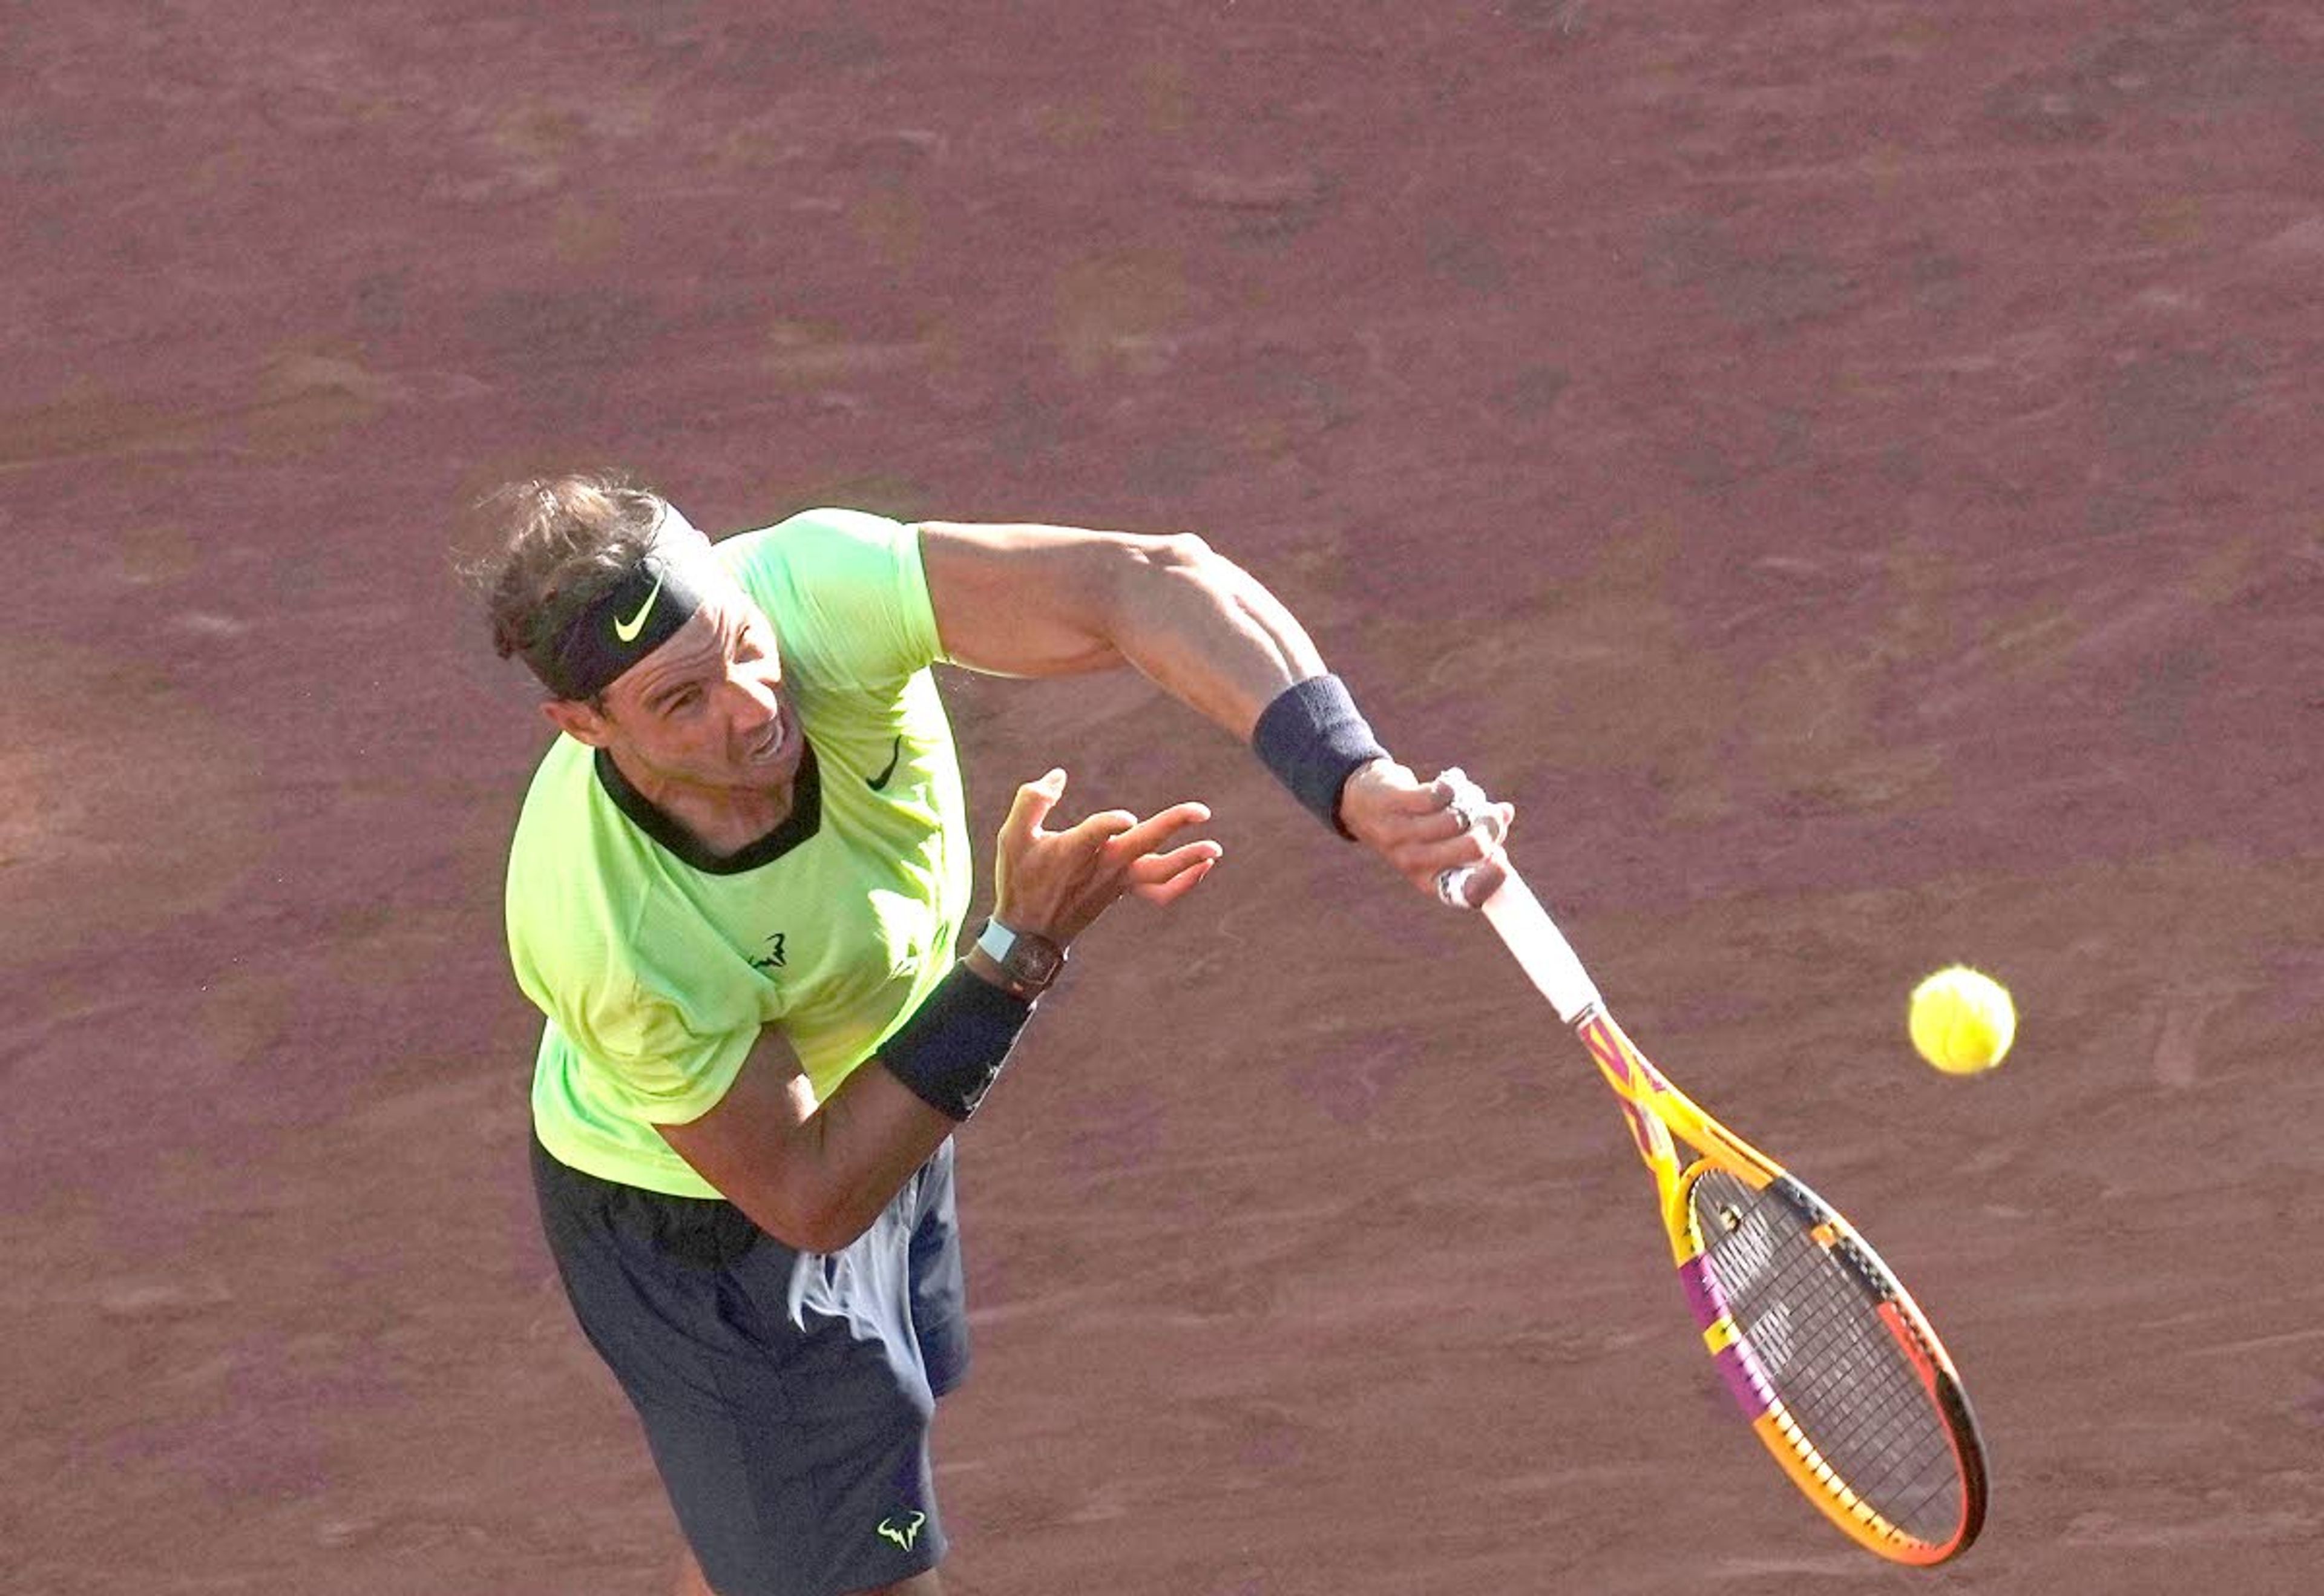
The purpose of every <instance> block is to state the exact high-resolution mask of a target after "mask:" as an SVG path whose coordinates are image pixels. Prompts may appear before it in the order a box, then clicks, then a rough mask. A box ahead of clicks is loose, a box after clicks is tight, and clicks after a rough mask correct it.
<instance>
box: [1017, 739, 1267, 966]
mask: <svg viewBox="0 0 2324 1596" xmlns="http://www.w3.org/2000/svg"><path fill="white" fill-rule="evenodd" d="M1064 793H1065V772H1064V771H1063V770H1051V771H1050V772H1049V773H1048V774H1047V775H1046V776H1044V777H1042V778H1041V779H1040V780H1037V781H1028V782H1027V783H1025V785H1023V786H1022V787H1019V789H1017V799H1016V801H1015V802H1014V803H1013V804H1011V805H1010V808H1009V818H1008V819H1007V820H1006V821H1004V822H1002V823H1001V842H1000V847H999V849H998V852H997V855H996V858H995V861H994V864H993V876H994V892H993V907H992V912H993V914H994V915H995V916H996V917H997V918H999V919H1000V920H1001V923H1002V924H1003V925H1005V926H1007V927H1010V929H1011V930H1015V931H1023V932H1028V933H1030V934H1032V935H1034V936H1046V937H1047V938H1048V939H1049V940H1050V941H1052V942H1055V943H1056V945H1057V946H1060V947H1063V946H1065V944H1067V943H1069V942H1071V941H1072V940H1073V939H1074V937H1076V936H1080V935H1081V934H1082V933H1083V932H1084V931H1085V930H1087V929H1088V928H1089V927H1090V926H1091V924H1092V923H1093V922H1094V921H1095V920H1096V919H1097V918H1098V916H1100V915H1102V914H1103V913H1104V912H1105V911H1106V909H1108V908H1110V907H1111V905H1112V904H1113V903H1114V902H1115V900H1116V899H1120V897H1121V896H1122V895H1123V894H1124V893H1130V892H1134V893H1136V894H1137V895H1138V896H1139V897H1140V898H1143V899H1146V900H1147V901H1148V902H1149V903H1170V902H1174V901H1176V899H1179V898H1182V897H1184V896H1185V894H1186V893H1188V892H1190V891H1192V890H1194V886H1195V884H1196V883H1197V882H1199V881H1201V880H1202V879H1203V877H1204V876H1206V875H1208V874H1209V873H1210V872H1211V867H1212V866H1213V865H1214V864H1216V863H1218V862H1219V856H1220V853H1221V849H1220V847H1219V844H1216V843H1214V842H1211V841H1209V840H1207V839H1203V840H1198V841H1194V842H1185V843H1177V844H1176V845H1175V846H1172V845H1170V844H1172V843H1173V842H1174V839H1176V837H1177V836H1178V835H1179V834H1180V833H1182V832H1184V831H1185V829H1186V828H1187V827H1188V826H1200V825H1202V824H1203V822H1204V821H1206V820H1208V819H1209V818H1210V817H1211V811H1210V808H1209V807H1208V806H1207V805H1203V804H1197V803H1183V804H1173V805H1171V806H1170V807H1168V808H1167V809H1163V810H1161V811H1159V812H1157V813H1156V814H1153V815H1149V816H1146V817H1145V818H1143V819H1140V818H1139V816H1136V815H1133V814H1131V813H1130V811H1129V810H1128V809H1102V810H1100V811H1099V812H1098V813H1096V814H1094V815H1091V816H1087V817H1085V818H1084V819H1082V820H1079V821H1077V822H1075V823H1074V825H1072V826H1067V827H1065V829H1064V830H1063V831H1051V830H1049V829H1047V824H1046V823H1047V820H1048V818H1049V816H1050V813H1051V811H1053V810H1054V809H1055V808H1056V805H1057V800H1058V798H1061V797H1062V796H1063V795H1064Z"/></svg>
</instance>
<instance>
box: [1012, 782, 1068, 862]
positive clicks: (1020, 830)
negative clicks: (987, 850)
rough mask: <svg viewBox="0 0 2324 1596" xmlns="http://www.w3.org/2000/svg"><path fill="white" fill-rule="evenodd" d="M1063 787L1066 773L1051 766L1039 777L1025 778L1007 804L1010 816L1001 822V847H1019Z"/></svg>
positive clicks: (1037, 828)
mask: <svg viewBox="0 0 2324 1596" xmlns="http://www.w3.org/2000/svg"><path fill="white" fill-rule="evenodd" d="M1064 792H1065V771H1063V770H1051V771H1050V772H1049V773H1048V774H1047V775H1046V776H1043V777H1041V778H1040V779H1039V780H1034V781H1028V782H1026V783H1025V784H1024V785H1023V786H1021V787H1019V788H1018V789H1017V797H1016V798H1014V799H1013V800H1012V801H1011V802H1010V805H1009V817H1008V818H1007V819H1006V820H1003V821H1002V822H1001V845H1002V846H1003V847H1007V848H1022V847H1023V846H1025V844H1028V843H1030V842H1031V841H1032V840H1033V838H1034V836H1035V835H1037V834H1038V833H1039V831H1040V829H1041V822H1043V821H1044V820H1047V818H1048V817H1049V811H1050V810H1052V809H1054V808H1056V807H1057V799H1058V798H1059V796H1060V795H1062V794H1063V793H1064Z"/></svg>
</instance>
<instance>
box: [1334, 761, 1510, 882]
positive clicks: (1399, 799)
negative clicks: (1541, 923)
mask: <svg viewBox="0 0 2324 1596" xmlns="http://www.w3.org/2000/svg"><path fill="white" fill-rule="evenodd" d="M1516 819H1517V807H1516V806H1515V805H1513V804H1503V803H1495V802H1494V801H1493V800H1491V799H1490V798H1487V797H1486V796H1485V793H1484V789H1481V788H1480V787H1479V786H1478V785H1477V784H1476V783H1475V782H1473V781H1471V780H1469V779H1468V778H1467V777H1466V776H1464V775H1462V773H1461V772H1460V771H1459V770H1453V769H1448V770H1445V771H1444V772H1443V774H1442V775H1439V776H1438V777H1436V778H1435V779H1434V780H1430V781H1423V780H1420V779H1419V778H1418V777H1416V776H1415V775H1414V774H1413V773H1412V771H1411V770H1409V769H1408V768H1406V766H1403V765H1400V764H1398V763H1397V762H1396V761H1394V760H1388V759H1379V760H1374V761H1372V762H1371V763H1369V764H1368V765H1366V766H1364V767H1363V768H1362V769H1360V770H1357V771H1356V772H1355V774H1353V775H1352V776H1350V777H1349V778H1348V781H1347V785H1346V786H1344V787H1342V789H1340V821H1341V824H1342V825H1343V826H1346V827H1347V828H1348V830H1349V831H1350V832H1351V834H1353V835H1354V836H1355V839H1356V840H1357V841H1358V842H1360V843H1362V844H1364V845H1365V846H1367V847H1369V848H1370V849H1371V850H1372V851H1373V852H1374V853H1378V854H1379V856H1380V857H1381V858H1383V859H1385V860H1387V861H1388V863H1390V864H1391V865H1394V866H1395V867H1396V869H1397V872H1398V873H1399V874H1401V875H1402V876H1403V877H1404V878H1405V879H1406V881H1410V882H1411V883H1412V884H1413V885H1414V886H1416V887H1417V888H1419V889H1420V890H1422V891H1424V892H1425V893H1427V894H1428V895H1429V896H1430V897H1431V898H1441V899H1444V900H1445V901H1448V902H1450V901H1452V899H1449V898H1445V897H1444V895H1445V893H1446V892H1447V890H1452V891H1454V892H1457V893H1458V894H1459V901H1460V903H1461V904H1462V906H1463V907H1466V908H1470V909H1474V908H1476V907H1477V905H1479V904H1480V903H1482V902H1484V900H1485V899H1488V898H1489V897H1491V896H1492V895H1493V890H1494V889H1495V888H1497V887H1499V885H1500V884H1501V878H1502V877H1503V876H1504V875H1505V874H1506V873H1507V871H1506V869H1505V868H1504V866H1503V864H1502V862H1501V847H1502V844H1505V843H1507V842H1508V839H1509V827H1510V826H1511V825H1512V824H1513V823H1514V822H1515V821H1516ZM1462 872H1466V873H1462Z"/></svg>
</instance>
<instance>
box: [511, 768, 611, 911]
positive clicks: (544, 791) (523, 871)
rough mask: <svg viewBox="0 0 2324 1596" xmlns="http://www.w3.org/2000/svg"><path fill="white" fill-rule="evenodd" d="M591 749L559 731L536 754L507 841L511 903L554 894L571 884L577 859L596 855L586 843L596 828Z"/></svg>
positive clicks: (595, 791) (594, 785) (594, 780)
mask: <svg viewBox="0 0 2324 1596" xmlns="http://www.w3.org/2000/svg"><path fill="white" fill-rule="evenodd" d="M595 757H596V756H595V751H594V750H592V749H590V748H588V747H587V746H586V745H585V744H583V743H579V742H576V740H574V739H573V738H571V737H567V736H562V735H560V736H559V737H558V739H557V740H556V741H555V742H554V743H550V744H549V749H548V752H545V753H543V754H542V755H541V756H540V763H539V765H538V766H536V767H535V768H534V770H533V772H532V780H531V782H530V784H529V785H528V786H527V787H526V788H525V793H524V802H523V804H522V805H521V807H519V809H518V811H517V818H516V830H515V832H514V834H513V835H512V837H511V839H510V842H509V879H508V888H509V897H510V901H511V903H512V906H513V905H515V904H517V903H519V902H521V901H524V900H527V899H534V900H537V899H539V898H540V897H542V896H549V897H555V896H558V895H560V894H561V893H562V891H563V890H566V889H567V888H569V886H570V885H571V884H572V880H573V874H574V870H575V862H576V860H586V859H589V858H593V857H595V856H596V854H597V853H598V850H596V849H595V848H593V847H591V846H590V845H589V836H590V834H591V832H592V831H593V830H594V829H595V826H596V823H597V817H596V815H595V805H596V801H597V780H596V770H595Z"/></svg>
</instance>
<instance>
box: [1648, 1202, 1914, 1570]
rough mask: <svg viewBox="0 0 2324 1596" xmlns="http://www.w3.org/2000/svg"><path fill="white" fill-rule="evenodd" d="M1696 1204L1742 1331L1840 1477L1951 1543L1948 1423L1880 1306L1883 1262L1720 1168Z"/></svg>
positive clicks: (1907, 1522) (1723, 1291)
mask: <svg viewBox="0 0 2324 1596" xmlns="http://www.w3.org/2000/svg"><path fill="white" fill-rule="evenodd" d="M1689 1201H1690V1204H1691V1205H1692V1208H1693V1211H1694V1218H1695V1222H1696V1225H1697V1227H1698V1229H1699V1232H1700V1233H1701V1237H1702V1239H1703V1241H1704V1242H1705V1252H1706V1256H1705V1264H1706V1267H1707V1268H1708V1269H1709V1271H1710V1273H1711V1278H1712V1279H1713V1280H1714V1281H1715V1282H1716V1283H1717V1286H1718V1288H1719V1294H1720V1297H1721V1298H1722V1299H1723V1300H1724V1303H1725V1305H1726V1308H1727V1310H1728V1312H1729V1315H1731V1316H1732V1317H1733V1319H1734V1322H1735V1327H1736V1332H1737V1334H1738V1337H1739V1338H1740V1339H1741V1340H1742V1342H1744V1343H1745V1344H1746V1345H1747V1346H1748V1347H1749V1349H1750V1351H1751V1352H1752V1354H1753V1356H1754V1357H1755V1358H1756V1360H1757V1362H1758V1364H1759V1365H1760V1368H1761V1370H1763V1371H1764V1373H1765V1374H1766V1379H1767V1382H1768V1384H1769V1385H1770V1386H1771V1387H1772V1388H1774V1390H1775V1395H1776V1397H1777V1398H1779V1399H1780V1400H1781V1401H1782V1402H1783V1404H1784V1407H1785V1409H1787V1410H1788V1412H1789V1413H1790V1415H1791V1418H1792V1421H1793V1423H1794V1424H1795V1425H1798V1426H1799V1429H1800V1433H1801V1434H1802V1435H1803V1436H1804V1437H1805V1438H1806V1440H1807V1442H1808V1443H1809V1444H1811V1445H1812V1446H1813V1447H1814V1448H1815V1450H1816V1452H1817V1453H1819V1454H1820V1455H1821V1458H1822V1460H1823V1462H1824V1463H1825V1464H1826V1465H1827V1466H1828V1467H1830V1469H1831V1471H1832V1474H1833V1476H1834V1478H1835V1481H1836V1482H1837V1483H1838V1484H1840V1485H1843V1486H1845V1487H1846V1488H1847V1489H1848V1490H1850V1491H1853V1492H1854V1493H1855V1494H1856V1495H1857V1496H1858V1498H1860V1499H1862V1500H1863V1501H1864V1502H1865V1503H1866V1504H1867V1505H1868V1506H1869V1507H1870V1508H1872V1509H1873V1510H1874V1511H1875V1512H1877V1513H1878V1514H1879V1515H1880V1516H1881V1517H1882V1518H1885V1519H1886V1520H1887V1521H1888V1522H1889V1523H1890V1524H1892V1525H1894V1526H1895V1527H1897V1528H1898V1529H1900V1530H1902V1531H1904V1533H1905V1534H1907V1535H1910V1536H1914V1537H1915V1538H1918V1539H1921V1540H1923V1541H1927V1542H1930V1543H1932V1544H1939V1545H1941V1544H1942V1543H1944V1542H1946V1541H1948V1540H1950V1538H1951V1537H1952V1536H1953V1534H1954V1533H1955V1532H1956V1530H1958V1529H1959V1527H1960V1472H1959V1469H1958V1466H1957V1464H1956V1462H1955V1459H1954V1455H1953V1449H1952V1443H1951V1436H1950V1427H1949V1426H1948V1425H1947V1424H1946V1422H1945V1420H1944V1417H1943V1416H1942V1415H1941V1414H1940V1413H1939V1412H1938V1410H1937V1408H1936V1407H1935V1405H1934V1403H1933V1402H1932V1400H1931V1399H1930V1397H1929V1394H1928V1391H1927V1389H1926V1388H1924V1387H1923V1385H1922V1383H1921V1379H1920V1376H1919V1374H1918V1372H1917V1371H1916V1369H1915V1367H1914V1361H1913V1359H1912V1356H1911V1354H1910V1353H1909V1352H1907V1351H1906V1350H1905V1349H1904V1347H1903V1346H1901V1345H1900V1344H1898V1342H1897V1340H1896V1337H1895V1333H1893V1332H1892V1331H1891V1330H1890V1329H1889V1327H1888V1324H1887V1322H1886V1320H1884V1319H1883V1318H1882V1317H1881V1316H1880V1314H1879V1302H1880V1293H1879V1291H1878V1289H1877V1287H1875V1285H1874V1281H1875V1279H1877V1274H1878V1270H1877V1265H1876V1264H1875V1263H1874V1262H1873V1261H1872V1260H1871V1259H1868V1258H1867V1257H1866V1256H1864V1254H1863V1253H1861V1252H1860V1251H1858V1250H1855V1249H1853V1248H1852V1247H1851V1246H1850V1245H1849V1243H1847V1242H1845V1241H1843V1242H1842V1243H1841V1247H1840V1248H1829V1247H1826V1246H1824V1245H1822V1244H1821V1243H1820V1242H1818V1241H1816V1240H1815V1238H1814V1237H1813V1236H1812V1234H1810V1232H1811V1230H1812V1228H1813V1226H1814V1224H1815V1223H1816V1222H1817V1220H1816V1219H1815V1218H1814V1217H1812V1216H1810V1215H1807V1214H1803V1213H1801V1212H1800V1210H1799V1209H1798V1208H1796V1207H1794V1205H1793V1204H1791V1203H1789V1202H1786V1201H1785V1200H1784V1198H1783V1197H1782V1196H1781V1195H1777V1194H1776V1193H1775V1192H1774V1191H1773V1190H1772V1189H1771V1190H1769V1191H1766V1192H1761V1191H1755V1190H1753V1189H1752V1187H1750V1186H1749V1185H1747V1184H1745V1183H1744V1182H1743V1181H1741V1180H1738V1179H1737V1178H1736V1177H1734V1176H1730V1175H1729V1174H1727V1173H1726V1172H1724V1171H1722V1170H1708V1171H1705V1172H1704V1174H1703V1175H1702V1176H1701V1178H1700V1179H1698V1180H1697V1181H1695V1182H1694V1184H1693V1186H1692V1192H1691V1194H1690V1197H1689ZM1842 1249H1846V1251H1843V1250H1842Z"/></svg>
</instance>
